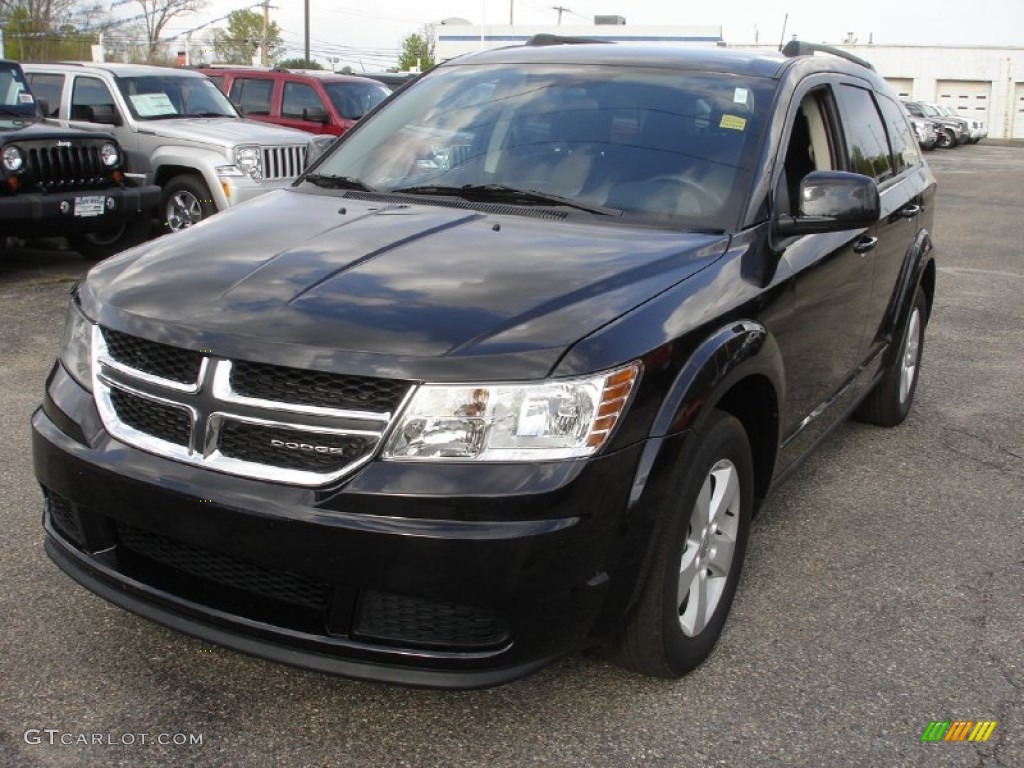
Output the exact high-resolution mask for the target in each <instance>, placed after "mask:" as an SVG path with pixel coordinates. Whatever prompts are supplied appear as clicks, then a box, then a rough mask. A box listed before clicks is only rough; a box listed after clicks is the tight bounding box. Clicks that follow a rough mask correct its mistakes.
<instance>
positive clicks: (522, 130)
mask: <svg viewBox="0 0 1024 768" xmlns="http://www.w3.org/2000/svg"><path fill="white" fill-rule="evenodd" d="M773 89H774V83H773V82H772V81H770V80H768V79H763V78H753V77H748V76H742V75H734V74H718V73H706V72H687V71H683V70H669V69H656V68H646V67H628V66H613V65H578V66H566V65H564V64H563V65H557V66H555V65H549V64H543V65H540V64H539V65H523V64H521V63H520V64H515V65H497V66H471V65H466V66H448V67H443V68H441V69H438V70H435V71H434V72H433V73H431V74H429V75H427V76H426V77H424V78H422V79H421V80H420V81H419V82H417V83H416V84H414V85H413V86H411V87H409V88H407V89H405V90H403V91H402V92H401V93H400V94H398V95H396V97H395V98H394V99H393V100H392V101H391V102H390V103H389V104H388V105H387V106H386V107H385V108H384V109H382V110H381V111H379V112H377V113H375V114H374V115H373V116H372V117H371V118H369V119H368V120H367V121H364V122H363V123H361V124H360V125H361V128H359V129H357V130H356V131H355V132H353V133H352V134H350V136H349V138H348V139H347V140H345V141H342V142H341V143H340V144H339V145H338V147H337V149H336V150H335V151H334V153H333V154H332V155H331V156H330V157H328V158H327V159H326V160H325V161H324V162H323V164H321V165H320V166H319V167H317V168H316V171H315V172H316V173H317V174H320V175H323V176H338V177H348V178H349V179H358V180H359V181H360V182H362V183H363V184H364V185H366V186H367V187H369V188H371V189H373V190H377V191H382V192H383V191H400V190H403V189H406V188H410V187H412V188H416V187H442V188H444V187H449V188H456V187H462V186H464V185H474V186H475V185H501V186H504V187H511V188H514V189H519V190H529V191H535V192H541V193H544V194H548V195H557V196H560V197H563V198H566V199H568V200H571V201H573V202H578V203H581V204H586V205H591V206H601V207H605V208H610V209H615V210H618V211H621V212H622V215H623V216H624V217H625V216H628V217H630V218H635V217H644V218H650V219H652V220H660V221H667V222H669V223H671V224H672V225H675V224H678V225H680V226H682V227H693V228H702V229H716V230H726V229H730V228H734V227H735V226H736V223H737V222H738V219H739V209H740V206H741V205H742V204H743V201H744V199H745V196H746V192H747V189H748V187H749V186H750V184H751V177H752V174H753V170H752V169H753V166H754V162H755V159H756V156H757V152H758V148H759V145H760V143H761V134H762V132H763V130H764V127H765V126H764V122H765V120H764V115H765V112H766V111H768V109H769V105H770V103H771V100H772V92H773ZM434 193H435V194H436V193H437V191H436V190H435V192H434ZM427 194H430V193H429V192H428V193H427Z"/></svg>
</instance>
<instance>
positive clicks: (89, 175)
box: [25, 141, 106, 190]
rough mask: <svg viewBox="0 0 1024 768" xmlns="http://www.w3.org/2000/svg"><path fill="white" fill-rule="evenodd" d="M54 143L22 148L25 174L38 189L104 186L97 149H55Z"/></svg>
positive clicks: (80, 146) (101, 163) (77, 146)
mask: <svg viewBox="0 0 1024 768" xmlns="http://www.w3.org/2000/svg"><path fill="white" fill-rule="evenodd" d="M53 143H54V142H52V141H51V142H47V146H39V143H38V142H33V143H32V144H29V145H28V146H26V147H25V149H26V150H27V151H26V153H25V155H26V165H27V166H28V172H29V174H30V175H31V176H32V178H34V179H35V180H36V183H37V184H38V185H39V186H40V187H42V188H43V189H46V190H60V189H76V188H80V189H88V188H94V187H97V186H103V185H104V183H105V181H106V179H105V178H104V168H103V162H102V161H101V160H100V150H99V147H98V146H88V145H78V144H73V145H72V146H70V147H56V146H53Z"/></svg>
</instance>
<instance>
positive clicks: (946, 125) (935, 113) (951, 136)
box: [904, 101, 970, 149]
mask: <svg viewBox="0 0 1024 768" xmlns="http://www.w3.org/2000/svg"><path fill="white" fill-rule="evenodd" d="M904 106H905V107H906V108H907V112H909V113H910V114H911V115H913V116H914V117H921V118H926V119H928V120H933V121H935V122H936V123H938V124H939V128H940V133H939V136H938V146H940V147H942V148H944V149H948V148H950V147H955V146H958V145H959V144H962V143H964V142H965V141H966V139H967V137H969V136H970V129H969V128H968V126H967V121H966V120H964V119H963V118H960V117H949V116H948V115H945V114H943V112H942V111H941V110H939V108H938V106H937V105H935V104H929V103H927V102H924V101H908V102H905V103H904Z"/></svg>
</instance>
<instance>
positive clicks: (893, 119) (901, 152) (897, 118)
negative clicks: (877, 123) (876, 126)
mask: <svg viewBox="0 0 1024 768" xmlns="http://www.w3.org/2000/svg"><path fill="white" fill-rule="evenodd" d="M878 106H879V107H881V109H882V116H883V117H885V126H886V128H888V129H889V143H890V144H891V145H892V159H893V164H894V167H895V170H896V173H902V172H903V171H905V170H906V169H907V168H912V167H913V166H915V165H917V164H918V163H919V162H921V154H920V153H919V152H918V150H917V139H915V138H914V134H913V132H912V131H911V129H910V124H909V123H908V122H907V118H906V115H904V113H903V110H902V109H900V107H899V105H898V104H897V103H896V102H895V101H893V100H892V99H890V98H889V97H888V96H885V95H884V94H878Z"/></svg>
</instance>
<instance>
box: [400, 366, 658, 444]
mask: <svg viewBox="0 0 1024 768" xmlns="http://www.w3.org/2000/svg"><path fill="white" fill-rule="evenodd" d="M639 373H640V365H639V363H633V364H631V365H629V366H627V367H625V368H620V369H618V370H616V371H612V372H610V373H603V374H599V375H597V376H589V377H587V378H579V379H564V380H560V381H549V382H543V383H537V384H496V385H484V384H481V385H466V386H462V385H458V386H456V385H441V384H426V385H424V386H422V387H420V388H419V390H418V391H417V392H416V394H415V395H414V396H413V398H412V402H411V403H409V407H408V408H406V410H405V413H404V414H403V415H402V418H401V420H400V421H399V423H398V425H397V426H396V428H395V430H394V432H392V433H391V437H390V438H389V439H388V443H387V446H386V447H385V449H384V458H387V459H403V460H410V459H413V460H436V459H462V460H475V461H539V460H542V459H568V458H573V457H578V456H589V455H591V454H592V453H594V452H595V451H597V450H598V449H599V448H600V447H601V446H602V445H604V443H605V441H606V440H607V438H608V435H609V434H611V431H612V429H613V428H614V426H615V423H616V422H617V421H618V419H619V416H620V415H621V414H622V412H623V411H624V410H625V407H626V404H627V403H628V402H629V395H630V393H631V392H632V390H633V385H634V384H635V383H636V380H637V377H638V376H639Z"/></svg>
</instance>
